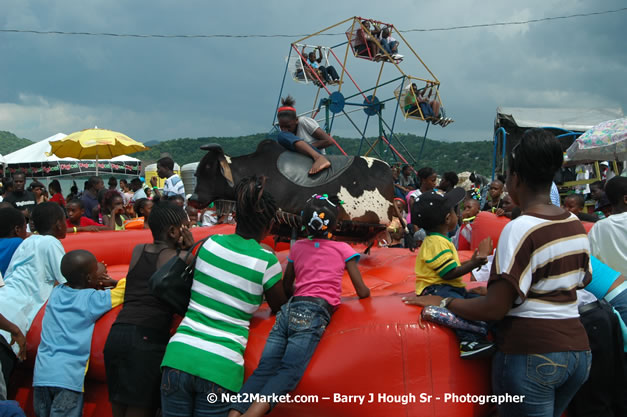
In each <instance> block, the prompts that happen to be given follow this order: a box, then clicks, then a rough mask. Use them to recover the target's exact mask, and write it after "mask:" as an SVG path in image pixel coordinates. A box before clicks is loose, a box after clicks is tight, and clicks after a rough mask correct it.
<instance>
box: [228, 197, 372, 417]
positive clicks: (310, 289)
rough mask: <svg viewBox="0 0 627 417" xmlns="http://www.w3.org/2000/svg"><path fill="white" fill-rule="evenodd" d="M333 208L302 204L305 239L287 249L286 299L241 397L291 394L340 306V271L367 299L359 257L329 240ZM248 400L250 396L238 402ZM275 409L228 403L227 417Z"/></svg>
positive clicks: (325, 202) (318, 201) (317, 201)
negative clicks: (346, 275) (256, 394)
mask: <svg viewBox="0 0 627 417" xmlns="http://www.w3.org/2000/svg"><path fill="white" fill-rule="evenodd" d="M338 204H339V202H338V200H337V198H334V197H331V198H329V197H328V196H327V195H326V194H324V195H317V194H316V195H314V196H312V197H311V198H310V199H309V200H308V201H307V203H306V205H305V209H304V210H303V213H302V215H301V218H302V222H303V228H304V229H305V230H306V231H307V234H308V238H307V239H303V240H299V241H297V242H296V243H294V245H292V248H291V250H290V254H289V256H288V264H287V268H286V269H285V273H284V274H283V288H284V289H285V293H286V295H287V296H289V297H291V298H290V300H289V301H288V302H287V303H286V304H284V305H283V307H281V311H279V313H278V314H277V317H276V322H275V324H274V327H272V331H271V332H270V335H269V336H268V339H267V341H266V346H265V348H264V350H263V354H262V355H261V359H260V361H259V366H258V367H257V369H256V370H255V372H253V374H252V375H251V376H250V378H248V380H246V383H244V386H243V387H242V389H241V390H240V393H249V394H253V393H259V394H260V398H264V399H270V398H272V395H273V394H276V396H275V398H276V397H278V396H280V395H283V394H286V393H288V392H290V391H292V390H294V389H295V388H296V386H297V385H298V383H299V382H300V380H301V378H302V376H303V374H304V373H305V370H306V369H307V365H308V364H309V360H310V359H311V357H312V356H313V353H314V352H315V350H316V346H318V342H320V338H321V337H322V335H323V334H324V331H325V329H326V327H327V325H328V324H329V321H330V320H331V315H332V314H333V312H334V311H335V310H336V309H337V307H338V306H339V305H340V296H341V292H342V276H343V275H344V270H346V271H347V272H348V275H349V277H350V279H351V281H352V283H353V286H354V287H355V290H356V291H357V295H358V296H359V298H366V297H369V296H370V289H369V288H368V287H366V285H365V284H364V281H363V279H362V278H361V274H360V272H359V269H357V260H358V259H359V254H358V253H356V252H355V251H354V250H353V249H352V248H351V247H350V246H349V245H348V244H346V243H344V242H336V241H333V240H329V236H330V234H331V232H332V231H333V230H334V229H335V225H336V222H337V214H338V207H337V206H338ZM247 397H250V395H244V396H241V398H247ZM274 406H275V403H272V402H262V401H256V402H254V403H253V402H239V403H233V404H232V405H231V408H232V409H231V412H230V413H229V417H237V416H240V415H242V414H244V415H245V416H262V415H264V414H266V413H267V412H268V411H270V410H271V409H272V408H273V407H274Z"/></svg>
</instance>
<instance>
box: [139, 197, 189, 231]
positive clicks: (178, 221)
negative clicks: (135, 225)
mask: <svg viewBox="0 0 627 417" xmlns="http://www.w3.org/2000/svg"><path fill="white" fill-rule="evenodd" d="M185 221H187V213H185V210H183V207H181V206H179V205H177V204H174V203H173V202H171V201H167V200H166V201H160V202H158V203H157V204H155V205H154V207H153V208H152V211H151V212H150V216H148V227H150V231H151V232H152V237H153V239H154V240H163V238H164V234H165V233H166V232H167V231H168V229H169V228H170V226H174V227H180V226H182V225H183V223H184V222H185Z"/></svg>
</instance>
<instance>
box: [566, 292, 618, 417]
mask: <svg viewBox="0 0 627 417" xmlns="http://www.w3.org/2000/svg"><path fill="white" fill-rule="evenodd" d="M594 304H595V305H596V308H593V309H589V310H587V311H584V312H583V313H580V314H581V322H582V324H583V326H584V328H585V329H586V333H588V340H589V341H590V349H591V350H592V366H591V367H590V376H589V377H588V380H587V381H586V382H585V384H583V386H582V387H581V388H580V389H579V391H578V392H577V394H576V395H575V398H573V400H572V402H571V403H570V406H569V408H568V413H569V415H570V416H571V417H583V416H585V417H593V416H599V417H601V416H603V417H612V416H614V417H623V416H627V403H626V401H627V377H626V372H625V371H626V368H625V353H624V352H623V337H622V333H621V329H620V324H619V322H618V318H617V317H616V316H615V315H614V312H613V311H612V307H611V306H610V305H609V304H608V303H607V302H605V301H602V300H601V301H597V302H596V303H594Z"/></svg>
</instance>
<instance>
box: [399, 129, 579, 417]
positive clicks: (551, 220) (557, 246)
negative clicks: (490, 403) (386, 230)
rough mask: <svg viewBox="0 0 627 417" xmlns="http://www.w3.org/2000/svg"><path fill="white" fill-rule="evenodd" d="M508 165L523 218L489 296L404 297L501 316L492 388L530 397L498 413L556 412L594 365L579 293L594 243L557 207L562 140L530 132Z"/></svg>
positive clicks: (508, 237) (478, 315) (503, 244)
mask: <svg viewBox="0 0 627 417" xmlns="http://www.w3.org/2000/svg"><path fill="white" fill-rule="evenodd" d="M508 162H509V173H508V176H507V190H508V192H509V195H510V196H511V198H512V200H513V201H514V203H515V204H517V205H518V206H520V207H521V209H522V212H523V215H522V216H520V217H518V218H517V219H516V220H513V221H511V222H510V223H509V224H508V225H507V226H506V227H505V228H504V229H503V232H502V234H501V237H500V238H499V243H498V247H497V250H496V255H495V257H494V263H493V265H492V271H491V274H490V281H489V282H488V291H487V295H486V296H485V297H479V298H474V299H453V300H451V299H442V298H440V297H436V296H424V297H415V298H412V299H409V300H406V302H407V303H409V304H418V305H423V306H426V305H440V306H442V307H447V308H448V309H449V310H450V311H451V312H453V313H455V314H456V315H458V316H460V317H463V318H465V319H469V320H485V321H496V320H500V323H499V326H498V330H497V332H496V343H497V346H498V352H497V353H496V354H495V356H494V358H493V361H492V386H493V391H494V393H495V394H497V395H498V394H505V393H509V394H511V395H524V400H523V402H521V403H506V404H501V405H499V414H500V415H501V416H531V415H533V416H547V417H549V416H550V417H553V416H555V417H557V416H560V415H561V414H562V412H563V411H564V410H565V409H566V407H567V406H568V404H569V402H570V400H571V399H572V398H573V396H574V395H575V393H576V392H577V390H578V389H579V387H580V386H581V385H582V384H583V383H584V382H585V381H586V379H587V378H588V374H589V369H590V363H591V354H590V348H589V344H588V337H587V335H586V332H585V330H584V328H583V326H582V324H581V322H580V320H579V312H578V309H577V292H576V290H577V289H579V288H583V287H584V286H585V285H587V284H588V283H589V282H590V279H591V270H590V247H589V243H588V238H587V235H586V231H585V229H584V228H583V226H582V225H581V222H580V221H579V220H578V218H577V217H576V216H574V215H573V214H571V213H569V212H567V211H565V210H563V209H561V208H560V207H557V206H554V205H552V204H551V199H550V189H551V182H552V179H553V176H554V174H555V172H556V171H557V170H558V169H559V167H560V166H561V165H562V162H563V154H562V150H561V147H560V145H559V143H558V141H557V140H556V139H555V138H554V137H553V136H552V135H551V134H549V133H548V132H546V131H544V130H542V129H531V130H528V131H527V132H525V134H524V135H523V137H522V139H521V141H520V143H519V144H518V145H516V146H515V147H514V149H513V150H512V153H511V154H510V155H509V161H508Z"/></svg>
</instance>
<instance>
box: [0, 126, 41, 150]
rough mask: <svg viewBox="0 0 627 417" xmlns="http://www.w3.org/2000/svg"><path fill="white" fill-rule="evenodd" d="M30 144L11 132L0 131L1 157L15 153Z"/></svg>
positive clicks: (30, 143)
mask: <svg viewBox="0 0 627 417" xmlns="http://www.w3.org/2000/svg"><path fill="white" fill-rule="evenodd" d="M32 144H33V142H31V141H30V140H28V139H22V138H18V137H17V136H15V135H14V134H13V133H11V132H5V131H2V130H0V154H2V155H6V154H8V153H11V152H14V151H17V150H18V149H22V148H23V147H25V146H28V145H32Z"/></svg>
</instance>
